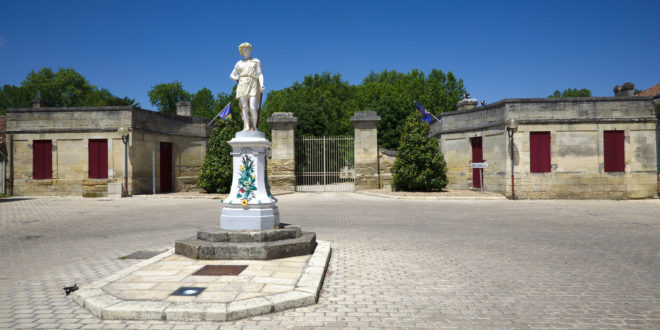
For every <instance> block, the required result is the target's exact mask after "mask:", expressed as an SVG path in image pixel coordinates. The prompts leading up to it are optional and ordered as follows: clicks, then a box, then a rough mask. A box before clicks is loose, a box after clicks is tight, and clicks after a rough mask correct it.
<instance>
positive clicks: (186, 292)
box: [170, 286, 206, 296]
mask: <svg viewBox="0 0 660 330" xmlns="http://www.w3.org/2000/svg"><path fill="white" fill-rule="evenodd" d="M204 289H206V288H201V287H194V286H182V287H180V288H178V289H176V291H174V292H172V293H170V295H171V296H197V295H199V294H200V293H202V291H204Z"/></svg>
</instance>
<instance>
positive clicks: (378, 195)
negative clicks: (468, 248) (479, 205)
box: [355, 191, 507, 201]
mask: <svg viewBox="0 0 660 330" xmlns="http://www.w3.org/2000/svg"><path fill="white" fill-rule="evenodd" d="M355 193H356V194H362V195H367V196H374V197H382V198H390V199H401V200H422V201H435V200H506V199H507V198H506V197H505V196H447V197H445V196H396V195H388V194H381V193H375V192H371V191H355Z"/></svg>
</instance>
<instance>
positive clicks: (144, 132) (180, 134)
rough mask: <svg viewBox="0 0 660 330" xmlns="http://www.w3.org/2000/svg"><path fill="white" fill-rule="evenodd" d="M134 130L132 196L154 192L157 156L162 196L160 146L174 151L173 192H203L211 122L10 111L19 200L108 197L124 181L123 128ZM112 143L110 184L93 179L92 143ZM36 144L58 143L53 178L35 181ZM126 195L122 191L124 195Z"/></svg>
mask: <svg viewBox="0 0 660 330" xmlns="http://www.w3.org/2000/svg"><path fill="white" fill-rule="evenodd" d="M119 127H126V128H128V129H129V132H130V133H129V143H128V148H129V151H128V154H129V160H128V193H129V194H140V193H151V192H152V183H153V181H152V152H154V151H155V155H156V157H155V161H156V164H155V169H156V180H155V183H156V191H157V192H160V191H161V188H160V176H161V175H166V174H162V173H160V157H159V156H160V154H159V152H160V143H161V142H168V143H172V146H173V152H172V154H173V159H172V171H173V173H171V174H169V175H172V185H173V187H172V188H173V191H185V190H191V189H197V188H196V187H195V184H196V182H197V178H198V176H199V171H200V168H201V164H202V161H203V159H204V156H205V155H206V141H207V131H206V121H205V120H204V119H201V118H192V117H184V116H177V115H168V114H163V113H158V112H153V111H148V110H142V109H139V108H135V107H76V108H49V107H42V105H39V106H38V107H34V108H22V109H8V110H7V132H8V134H12V136H13V141H12V144H13V149H12V150H11V155H10V157H13V175H14V180H13V188H14V191H13V193H14V195H78V196H80V195H83V196H105V195H107V194H108V188H109V187H112V186H116V185H119V187H121V182H122V181H123V157H124V153H123V148H124V145H123V142H122V140H121V137H120V136H119V134H118V133H117V128H119ZM89 139H106V140H107V146H108V155H107V158H108V175H107V179H89V178H88V150H87V148H88V141H89ZM34 140H51V141H52V149H53V150H52V179H46V180H35V179H33V175H32V174H33V173H32V171H33V164H32V150H31V148H32V145H33V141H34ZM120 191H121V190H120Z"/></svg>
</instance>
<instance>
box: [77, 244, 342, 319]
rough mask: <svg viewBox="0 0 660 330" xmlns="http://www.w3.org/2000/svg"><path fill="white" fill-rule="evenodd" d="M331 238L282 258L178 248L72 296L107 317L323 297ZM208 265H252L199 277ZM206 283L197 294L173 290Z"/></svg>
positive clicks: (186, 315)
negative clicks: (191, 254) (208, 256)
mask: <svg viewBox="0 0 660 330" xmlns="http://www.w3.org/2000/svg"><path fill="white" fill-rule="evenodd" d="M331 251H332V250H331V248H330V244H329V243H328V242H323V241H319V242H318V245H317V247H316V249H315V250H314V253H313V254H312V255H305V256H297V257H289V258H282V259H276V260H196V259H190V258H187V257H184V256H180V255H176V254H174V249H171V250H168V251H166V252H163V253H161V254H159V255H157V256H155V257H153V258H151V259H148V260H145V261H143V262H140V263H137V264H135V265H133V266H130V267H128V268H126V269H124V270H122V271H120V272H117V273H115V274H113V275H110V276H108V277H106V278H104V279H102V280H100V281H97V282H94V283H92V284H90V285H87V286H84V287H83V288H81V289H80V290H78V291H76V292H74V293H73V294H72V295H71V296H72V299H73V300H74V301H75V302H76V303H78V304H79V305H81V306H82V307H84V308H86V309H87V310H88V311H89V312H90V313H92V314H93V315H95V316H96V317H98V318H101V319H105V320H163V321H231V320H238V319H242V318H247V317H253V316H258V315H263V314H268V313H272V312H280V311H283V310H287V309H293V308H298V307H303V306H308V305H313V304H315V303H316V302H317V301H318V298H319V294H320V291H321V287H322V286H323V279H324V277H325V272H326V269H327V267H328V263H329V261H330V255H331ZM207 265H246V266H247V268H246V269H245V270H244V271H243V272H241V273H240V274H238V275H235V276H234V275H223V276H199V275H193V273H194V272H196V271H197V270H199V269H201V268H202V267H204V266H207ZM181 287H203V288H205V289H204V291H203V292H202V293H200V294H199V295H197V296H178V295H172V293H173V292H174V291H176V290H177V289H179V288H181Z"/></svg>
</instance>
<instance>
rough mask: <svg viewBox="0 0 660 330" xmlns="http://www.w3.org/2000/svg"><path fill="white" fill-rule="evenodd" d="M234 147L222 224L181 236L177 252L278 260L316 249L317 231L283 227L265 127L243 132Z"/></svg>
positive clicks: (191, 255)
mask: <svg viewBox="0 0 660 330" xmlns="http://www.w3.org/2000/svg"><path fill="white" fill-rule="evenodd" d="M228 143H229V145H231V146H232V155H233V162H234V174H233V181H232V186H231V192H230V193H229V196H227V198H226V199H225V200H224V201H223V203H224V208H223V209H222V213H221V214H220V228H217V227H216V228H208V229H203V230H199V231H197V236H194V237H190V238H187V239H181V240H177V241H176V242H175V244H174V246H175V253H176V254H179V255H183V256H186V257H189V258H194V259H212V260H247V259H258V260H267V259H276V258H285V257H292V256H300V255H307V254H311V253H312V252H313V251H314V248H315V247H316V234H315V233H312V232H303V231H302V230H301V229H300V227H297V226H281V225H280V214H279V212H278V209H277V205H275V203H276V202H277V199H275V197H273V195H271V194H270V191H269V190H270V188H269V187H268V177H267V175H266V173H267V169H266V152H267V150H268V148H269V147H270V142H269V141H268V140H266V135H265V134H264V133H262V132H259V131H256V132H239V133H237V134H236V137H235V138H234V139H232V140H231V141H229V142H228Z"/></svg>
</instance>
